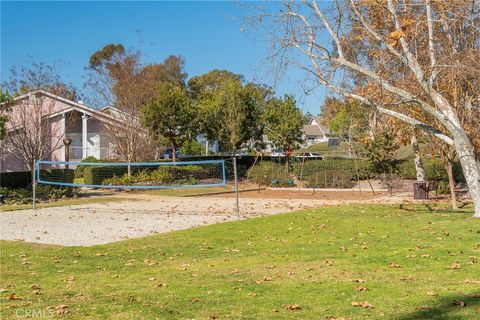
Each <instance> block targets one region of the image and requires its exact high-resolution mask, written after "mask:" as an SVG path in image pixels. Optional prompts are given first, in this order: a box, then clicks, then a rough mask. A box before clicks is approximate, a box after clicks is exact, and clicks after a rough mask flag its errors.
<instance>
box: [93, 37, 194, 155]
mask: <svg viewBox="0 0 480 320" xmlns="http://www.w3.org/2000/svg"><path fill="white" fill-rule="evenodd" d="M140 58H141V54H140V52H138V51H133V50H125V48H124V47H123V45H121V44H109V45H106V46H104V47H103V48H102V49H100V50H98V51H97V52H95V53H94V54H93V55H92V56H91V57H90V61H89V79H88V81H87V84H86V86H87V87H88V88H89V89H90V90H91V91H92V93H93V94H94V99H93V101H92V102H93V104H97V105H99V104H103V105H105V104H107V105H110V106H114V107H115V108H116V109H117V110H114V111H112V112H111V115H112V116H113V117H115V118H116V119H117V120H118V123H112V124H109V125H107V126H106V131H107V132H108V134H109V136H110V138H111V140H112V143H113V144H114V145H115V153H116V155H117V157H118V158H120V159H122V160H124V161H127V162H132V161H139V160H145V159H148V158H151V157H152V154H153V153H154V152H155V141H153V139H150V137H149V135H148V134H147V131H146V130H145V129H144V128H143V126H142V123H141V121H140V118H141V111H142V109H143V108H144V107H145V106H146V105H147V104H148V103H149V102H150V101H151V100H152V99H153V97H154V96H155V92H156V88H157V85H158V84H159V83H161V82H169V83H171V84H172V85H174V86H179V87H182V86H184V85H185V79H186V76H187V75H186V74H185V73H184V71H183V69H184V63H185V61H184V59H183V58H181V57H179V56H170V57H168V58H167V59H165V61H164V62H163V63H162V64H151V65H143V64H142V63H141V60H140Z"/></svg>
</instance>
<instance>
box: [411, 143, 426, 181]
mask: <svg viewBox="0 0 480 320" xmlns="http://www.w3.org/2000/svg"><path fill="white" fill-rule="evenodd" d="M411 143H412V149H413V156H414V161H415V172H416V173H417V181H425V170H424V169H423V162H422V157H421V156H420V147H419V146H418V141H417V136H415V134H413V135H412V138H411Z"/></svg>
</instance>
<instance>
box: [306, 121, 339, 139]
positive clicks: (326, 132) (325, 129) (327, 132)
mask: <svg viewBox="0 0 480 320" xmlns="http://www.w3.org/2000/svg"><path fill="white" fill-rule="evenodd" d="M322 122H323V119H322V116H314V117H312V118H310V121H309V123H308V124H309V125H311V126H316V127H318V128H320V130H321V131H322V132H323V133H322V135H325V137H327V136H333V134H332V133H331V132H330V129H329V128H328V127H326V126H324V125H322Z"/></svg>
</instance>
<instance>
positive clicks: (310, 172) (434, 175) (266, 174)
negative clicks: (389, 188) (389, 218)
mask: <svg viewBox="0 0 480 320" xmlns="http://www.w3.org/2000/svg"><path fill="white" fill-rule="evenodd" d="M394 161H396V162H398V163H397V165H396V168H397V170H396V171H395V172H394V175H395V177H396V178H397V179H405V180H415V179H416V172H415V165H414V163H413V160H394ZM424 168H425V176H426V179H427V180H429V181H430V180H434V181H437V182H439V192H448V176H447V172H446V170H445V167H444V165H443V164H442V162H441V161H440V160H438V159H426V160H424ZM248 178H249V180H250V181H252V182H254V183H258V184H261V185H266V186H268V185H271V184H272V181H276V180H279V181H280V185H287V183H286V181H288V180H291V179H294V180H295V181H297V182H301V184H302V185H303V186H304V187H310V188H340V189H341V188H352V187H353V186H354V185H355V182H356V181H357V180H366V179H376V178H377V176H376V174H374V173H373V171H372V170H371V169H370V168H369V165H368V163H367V162H366V161H364V160H358V161H357V162H356V163H355V160H353V159H328V160H307V161H305V162H303V161H298V160H297V161H293V162H292V163H291V165H290V168H289V171H288V173H287V168H286V166H285V164H284V162H280V161H262V162H260V163H258V164H256V165H255V166H252V167H251V168H250V169H249V170H248ZM454 179H455V181H456V182H464V177H463V173H462V169H461V166H460V164H459V163H458V162H456V163H455V164H454Z"/></svg>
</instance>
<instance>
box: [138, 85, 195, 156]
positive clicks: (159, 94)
mask: <svg viewBox="0 0 480 320" xmlns="http://www.w3.org/2000/svg"><path fill="white" fill-rule="evenodd" d="M142 123H143V125H144V126H145V127H146V128H147V129H148V131H149V133H150V136H151V137H152V138H153V139H154V140H156V141H159V142H164V143H166V144H167V145H168V146H170V147H171V148H172V149H173V161H176V151H177V150H179V148H181V147H182V145H183V144H184V143H185V142H187V141H191V140H192V139H194V138H195V137H196V135H197V112H196V109H195V104H194V102H193V100H192V99H191V98H190V97H189V96H188V93H187V92H186V91H185V90H184V89H182V88H180V87H176V86H173V85H172V84H170V83H167V82H163V83H160V84H159V85H158V86H157V88H156V90H155V95H154V97H153V99H152V100H151V101H150V102H149V103H148V104H147V105H146V107H145V108H143V109H142Z"/></svg>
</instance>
